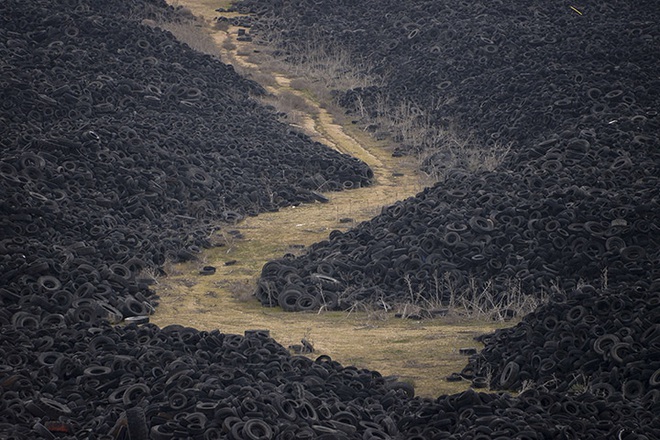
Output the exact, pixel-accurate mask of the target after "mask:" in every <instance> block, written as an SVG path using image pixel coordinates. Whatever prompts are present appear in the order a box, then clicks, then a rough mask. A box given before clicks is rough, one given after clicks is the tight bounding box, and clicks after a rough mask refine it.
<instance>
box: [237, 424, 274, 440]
mask: <svg viewBox="0 0 660 440" xmlns="http://www.w3.org/2000/svg"><path fill="white" fill-rule="evenodd" d="M243 438H245V439H249V440H267V439H271V438H273V428H271V427H270V426H269V425H268V424H267V423H266V422H264V421H263V420H259V419H249V420H248V421H246V422H245V424H244V425H243Z"/></svg>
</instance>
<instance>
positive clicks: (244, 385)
mask: <svg viewBox="0 0 660 440" xmlns="http://www.w3.org/2000/svg"><path fill="white" fill-rule="evenodd" d="M0 313H4V310H3V311H0ZM22 324H23V325H24V326H2V327H1V328H0V353H1V354H2V362H3V363H2V364H0V391H2V399H0V409H1V411H0V436H2V437H3V438H11V439H21V440H22V439H30V440H32V439H54V438H67V439H90V438H91V439H121V438H130V439H134V438H139V439H146V438H153V439H189V438H201V439H298V438H318V439H326V440H330V439H355V440H359V439H365V438H379V439H402V440H403V439H407V440H409V439H429V438H438V439H473V438H484V439H488V438H498V437H499V438H502V437H505V438H520V439H523V438H524V439H554V438H576V437H578V436H579V437H583V438H593V439H597V438H622V439H633V438H657V437H658V435H660V423H659V421H658V419H657V416H656V414H657V410H658V403H657V400H656V402H655V404H654V405H650V406H642V405H639V404H637V403H636V402H634V401H624V400H617V399H612V400H611V401H607V403H605V401H604V400H602V399H600V398H598V397H597V396H596V395H594V394H592V393H590V392H586V393H583V394H581V395H578V396H568V395H560V394H557V393H550V392H545V391H539V390H532V391H526V392H524V393H522V394H521V395H520V396H519V397H516V398H513V397H511V396H509V395H507V394H488V393H478V392H476V391H474V390H469V391H466V392H464V393H461V394H456V395H452V396H439V397H438V398H437V399H428V398H426V399H423V398H419V397H412V396H411V395H410V394H408V393H407V392H406V391H405V390H409V389H410V386H409V385H408V386H406V384H403V383H401V382H396V381H393V380H391V379H390V378H384V377H382V376H381V375H380V374H378V373H377V372H374V371H369V370H363V369H357V368H355V367H344V366H342V365H340V364H339V363H338V362H336V361H333V360H332V359H331V358H329V357H328V356H321V357H319V358H317V359H316V360H315V361H312V360H310V359H308V358H306V357H302V356H292V355H290V354H289V353H288V352H287V350H286V349H284V348H283V347H282V346H280V345H279V344H277V343H276V342H275V341H273V340H272V339H270V338H269V337H268V332H267V331H263V330H253V331H246V334H245V336H240V335H231V334H223V333H221V332H220V331H217V330H214V331H211V332H200V331H197V330H195V329H192V328H187V327H182V326H168V327H165V328H163V329H159V328H157V327H155V326H153V325H151V324H142V325H137V324H129V325H126V326H115V327H112V326H109V325H108V324H107V323H101V322H97V323H94V324H91V325H90V324H86V323H80V324H77V325H74V326H69V327H57V326H50V327H48V326H39V327H37V326H35V325H33V324H34V323H31V322H27V321H26V322H23V323H22ZM656 379H657V378H656ZM656 391H657V389H656ZM617 436H618V437H617ZM644 436H645V437H644Z"/></svg>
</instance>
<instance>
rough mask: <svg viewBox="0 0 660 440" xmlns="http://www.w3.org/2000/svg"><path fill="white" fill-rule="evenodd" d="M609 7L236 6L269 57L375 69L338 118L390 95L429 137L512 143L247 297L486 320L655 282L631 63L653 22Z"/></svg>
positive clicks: (645, 102)
mask: <svg viewBox="0 0 660 440" xmlns="http://www.w3.org/2000/svg"><path fill="white" fill-rule="evenodd" d="M620 3H621V2H611V4H609V3H608V5H607V6H604V5H598V6H593V7H591V6H590V7H585V8H582V9H580V8H578V7H574V8H570V7H569V6H566V7H561V6H560V5H556V4H552V3H547V2H540V1H537V2H522V1H514V2H507V3H506V4H503V3H497V4H495V5H490V4H489V5H486V4H482V3H479V2H477V3H476V4H475V3H465V2H464V3H460V4H454V3H451V2H437V1H434V2H412V3H411V4H407V3H406V4H405V6H404V5H403V4H401V3H400V2H384V3H383V2H378V4H377V5H376V4H375V2H368V1H367V2H360V3H359V4H351V5H348V4H346V5H343V6H341V7H337V8H327V7H324V6H323V5H321V4H320V3H318V2H303V3H295V4H289V5H280V4H279V2H269V1H267V2H258V4H257V3H256V2H252V1H251V0H246V1H243V2H240V3H239V6H238V10H240V11H251V12H253V13H255V14H256V16H257V18H256V19H255V20H253V27H252V30H251V32H252V34H253V35H255V36H259V35H260V34H261V35H262V38H264V39H272V40H273V41H275V42H278V44H281V45H282V52H283V53H284V54H286V52H287V51H289V52H291V51H294V50H295V48H296V47H302V46H301V45H306V46H305V47H309V46H311V47H313V46H314V44H321V43H319V41H324V40H328V41H331V42H332V44H334V45H336V46H337V47H339V48H341V49H342V50H346V51H348V52H350V53H354V54H356V56H357V55H358V54H361V55H363V56H364V57H365V58H366V59H367V61H371V64H372V65H376V66H379V69H380V70H379V72H380V74H381V75H382V76H383V77H384V79H385V81H384V85H383V86H382V87H381V90H378V88H373V87H372V88H369V89H365V90H350V91H347V92H346V93H345V95H344V97H343V98H342V99H340V102H341V103H342V104H343V105H345V106H347V108H348V109H349V111H350V110H351V109H352V103H353V102H357V101H358V98H359V102H360V103H361V105H363V106H364V108H366V109H367V110H368V109H369V108H371V107H370V105H369V102H373V104H374V106H375V105H376V99H375V97H376V96H390V97H392V99H394V100H407V101H409V102H412V103H414V105H416V106H418V108H419V109H420V112H421V114H422V115H424V117H427V118H429V120H431V121H433V122H435V123H436V124H437V125H438V126H444V124H446V123H447V121H449V122H450V123H452V124H456V125H458V126H460V127H465V128H466V129H469V130H470V131H471V132H472V131H474V132H475V133H477V134H476V136H477V138H478V139H479V141H478V142H477V144H479V142H481V144H482V145H484V146H486V147H487V146H488V145H491V144H492V143H493V142H503V143H504V144H510V145H512V149H511V151H510V153H509V155H508V156H507V157H506V158H505V160H504V161H503V163H502V164H501V165H500V166H499V167H498V168H497V169H495V170H494V171H490V172H482V173H476V174H475V173H471V172H469V171H468V170H467V169H456V170H453V171H450V172H449V173H448V175H447V178H446V179H445V180H444V181H442V182H439V183H438V184H436V185H435V186H434V187H432V188H428V189H426V190H425V191H424V192H423V193H421V194H418V195H417V196H416V197H414V198H411V199H408V200H405V201H402V202H399V203H397V204H395V205H393V206H390V207H388V208H386V209H385V210H384V211H383V213H382V214H381V215H380V216H378V217H376V218H374V219H373V220H371V221H369V222H365V223H363V224H361V225H359V226H358V227H356V228H355V229H354V230H351V231H348V232H347V233H339V232H334V233H332V234H331V235H330V237H329V240H327V241H325V242H322V243H318V244H316V245H315V246H312V247H311V248H310V249H309V252H308V253H306V254H305V255H302V256H300V257H298V258H296V259H289V258H287V259H282V260H279V261H275V262H273V263H272V264H268V265H267V266H266V267H264V270H263V273H262V277H261V281H260V286H259V289H258V291H257V297H258V298H259V299H260V301H261V302H262V303H263V304H264V305H267V306H272V305H281V306H282V307H284V308H285V309H287V310H305V309H307V308H318V307H320V306H323V305H325V306H326V307H329V308H340V309H346V308H350V307H353V306H354V305H355V304H356V303H357V302H365V301H366V302H372V303H378V304H384V303H385V304H392V303H396V302H411V301H420V302H422V303H425V304H426V303H428V301H431V302H436V303H438V302H441V303H446V302H448V301H449V300H450V298H451V297H452V295H465V296H468V297H469V298H468V300H469V301H475V300H476V296H477V295H481V296H484V297H486V298H487V300H486V302H485V303H483V304H481V306H486V307H487V306H488V305H489V304H488V303H489V302H490V303H493V304H500V303H501V302H502V301H507V294H508V292H511V291H516V292H522V293H526V294H532V295H539V296H540V295H545V294H547V293H549V292H553V291H555V290H556V289H568V290H571V289H573V288H575V287H576V286H577V285H578V283H579V282H582V283H590V284H593V285H601V284H602V283H603V280H604V278H608V281H609V282H610V285H616V284H618V283H627V282H630V281H634V280H637V279H643V280H655V279H657V278H658V276H659V275H660V272H659V271H660V267H659V265H658V261H659V260H660V259H659V257H660V253H659V251H658V249H660V247H659V246H658V245H659V243H658V236H660V235H659V234H658V231H659V230H660V218H659V215H658V213H659V212H660V209H659V208H660V207H659V206H658V200H660V199H659V196H660V190H659V188H660V182H659V181H658V176H660V154H659V152H660V148H659V147H660V143H659V140H658V135H657V133H658V129H659V128H660V117H659V116H658V112H657V108H658V105H659V104H660V96H659V95H658V88H657V78H656V75H655V72H657V71H658V69H660V60H659V59H658V58H657V57H648V56H646V55H645V52H644V51H647V50H649V49H650V48H651V47H657V46H658V44H659V43H660V33H659V32H658V29H657V26H655V27H654V26H653V25H652V24H651V23H652V20H651V17H657V14H658V10H657V8H655V7H653V5H652V3H650V2H642V4H640V5H639V8H637V7H635V8H630V7H626V6H625V5H621V4H620ZM619 6H621V8H619ZM383 11H385V13H384V16H383ZM512 11H515V13H512ZM312 17H313V18H314V19H313V20H312ZM376 17H378V18H376ZM260 20H261V22H262V25H261V27H260V24H259V23H260ZM281 22H285V23H286V26H280V25H279V23H281ZM312 22H313V23H314V24H312ZM349 22H350V24H349ZM317 23H320V24H317ZM631 23H633V25H631ZM587 24H588V25H587ZM266 25H269V28H268V30H266V29H265V26H266ZM631 26H632V27H631ZM273 29H275V30H273ZM622 29H625V32H623V31H622ZM614 34H616V35H617V38H616V40H614V37H613V35H614ZM280 37H281V38H280ZM315 39H318V40H315ZM609 41H616V44H617V46H616V48H614V47H612V45H613V43H612V44H610V43H608V42H609ZM604 54H607V56H605V55H604ZM367 64H369V63H367ZM370 97H371V98H373V99H371V101H370ZM437 103H442V104H441V105H439V104H437ZM437 156H438V157H437V158H438V160H442V157H443V156H442V152H439V153H438V155H437ZM484 293H485V295H484ZM473 296H474V297H473ZM298 298H300V300H298Z"/></svg>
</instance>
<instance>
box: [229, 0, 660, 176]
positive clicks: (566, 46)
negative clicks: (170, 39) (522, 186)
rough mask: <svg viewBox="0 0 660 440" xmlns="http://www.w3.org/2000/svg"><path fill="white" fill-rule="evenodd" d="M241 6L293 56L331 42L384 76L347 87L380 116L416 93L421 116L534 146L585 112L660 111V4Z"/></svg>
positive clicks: (594, 116)
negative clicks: (368, 83) (656, 53)
mask: <svg viewBox="0 0 660 440" xmlns="http://www.w3.org/2000/svg"><path fill="white" fill-rule="evenodd" d="M235 7H236V8H237V10H239V11H241V12H248V13H253V14H255V15H256V16H258V17H260V18H261V20H254V21H253V23H252V29H251V34H252V36H253V37H254V38H256V39H257V40H258V39H259V38H261V39H264V40H266V41H268V43H269V44H278V45H280V49H281V50H280V53H282V54H283V55H284V56H289V57H291V56H292V54H298V53H300V52H304V51H305V50H307V49H308V48H314V47H319V48H325V47H328V46H331V47H332V48H335V49H338V50H341V51H344V52H347V53H350V54H351V55H352V56H353V59H355V60H359V61H360V63H359V64H358V66H361V67H362V68H364V69H365V73H367V74H373V75H376V76H378V78H379V81H374V83H376V84H377V85H373V86H370V87H364V88H357V89H353V90H349V91H339V92H340V93H344V95H343V97H342V98H340V102H341V103H342V104H343V105H345V106H347V107H349V108H357V105H358V103H359V106H360V110H361V112H365V111H366V112H371V113H372V115H374V116H376V115H378V114H379V112H380V111H381V110H380V109H382V108H383V106H382V102H378V101H379V100H383V99H385V100H389V101H390V102H391V103H395V104H398V103H400V102H402V101H407V102H409V103H410V104H411V106H412V107H413V109H416V111H413V112H411V118H412V117H415V115H418V116H419V117H420V118H422V117H423V118H427V119H429V120H430V121H431V122H432V123H434V124H436V125H437V126H441V127H446V126H447V124H449V123H451V124H455V125H457V126H458V127H462V129H463V130H466V131H469V132H470V133H472V134H474V135H475V136H476V137H478V138H479V140H478V141H477V142H476V145H479V144H480V143H481V144H485V143H492V142H495V141H502V142H503V143H504V144H507V143H512V145H513V150H514V151H524V150H525V149H526V148H528V146H529V145H530V143H534V142H535V141H537V140H538V139H539V138H540V137H543V136H545V135H546V134H547V133H548V132H554V133H559V132H561V131H563V130H565V129H566V128H567V127H570V126H573V127H576V126H577V124H575V122H574V120H577V119H580V120H582V125H583V126H584V125H586V126H587V127H588V126H589V124H590V122H589V121H591V120H605V121H606V122H610V121H615V120H616V121H618V122H619V123H620V122H621V121H622V118H621V117H622V116H623V117H624V118H625V117H626V116H627V115H626V114H627V113H629V114H630V115H631V116H634V115H635V114H637V115H638V116H639V117H641V118H644V117H647V112H652V113H653V114H655V113H657V106H656V105H655V104H654V102H655V100H657V99H658V88H657V86H658V79H657V76H656V75H654V74H653V72H656V71H657V70H658V67H659V66H658V63H659V62H660V61H659V60H658V59H657V57H649V56H648V54H649V53H653V51H656V50H657V48H658V44H659V38H660V35H659V30H658V27H657V25H656V23H657V21H658V14H659V13H658V9H657V7H656V5H655V3H654V2H653V1H652V0H645V1H641V2H639V3H636V4H635V6H631V5H630V4H627V3H626V2H625V1H622V0H611V1H608V2H602V3H598V4H584V5H575V6H572V5H570V4H556V3H550V2H545V1H543V0H533V1H524V0H514V1H508V2H504V1H496V2H495V3H493V2H485V1H477V2H458V3H457V2H449V1H436V0H423V1H416V2H403V3H402V2H399V1H395V0H386V1H381V2H378V1H363V2H360V3H350V2H342V3H341V4H338V5H337V7H333V8H328V7H326V5H324V4H322V3H321V2H288V3H286V4H283V3H282V2H280V1H278V0H266V1H261V0H242V1H240V2H237V3H236V4H235ZM378 104H381V105H380V108H379V106H378ZM395 107H396V105H395ZM616 127H617V125H616V124H614V128H616ZM460 131H462V130H459V132H460ZM402 147H403V148H404V149H405V148H406V146H405V145H402ZM437 164H440V165H441V163H440V162H438V163H437Z"/></svg>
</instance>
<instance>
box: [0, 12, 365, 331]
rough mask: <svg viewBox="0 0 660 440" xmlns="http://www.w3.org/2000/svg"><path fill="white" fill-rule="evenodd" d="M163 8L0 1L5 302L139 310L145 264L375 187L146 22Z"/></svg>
mask: <svg viewBox="0 0 660 440" xmlns="http://www.w3.org/2000/svg"><path fill="white" fill-rule="evenodd" d="M156 15H162V16H165V17H170V19H171V20H176V19H178V18H177V17H179V16H178V15H177V12H176V10H174V9H173V8H171V7H166V5H165V4H164V2H162V3H161V2H133V3H130V4H128V3H126V2H113V1H110V2H100V3H99V2H90V1H85V0H82V1H79V2H78V1H74V2H73V4H72V3H71V2H57V1H56V2H49V1H27V2H23V1H21V2H18V1H13V0H11V1H7V2H3V3H2V5H0V16H1V18H0V35H1V36H2V38H0V58H1V60H2V61H0V66H1V70H2V76H1V77H0V84H1V87H0V103H1V105H0V149H1V150H2V153H1V154H2V155H1V157H0V193H1V194H2V196H1V198H0V304H1V305H2V307H3V309H5V310H21V311H23V312H24V313H27V314H29V315H30V316H31V317H30V318H29V319H30V320H37V321H40V320H48V321H49V322H50V321H52V320H54V319H59V320H61V321H64V322H66V323H67V324H74V323H77V322H81V321H87V322H94V320H95V319H96V318H97V317H106V318H108V319H109V320H110V321H111V322H118V321H121V320H122V318H123V317H129V316H136V315H145V314H148V313H150V312H152V311H153V307H152V306H153V304H154V298H153V294H152V292H151V291H149V289H148V286H149V283H150V282H152V281H153V280H151V279H150V278H149V277H142V275H141V273H142V271H143V269H145V268H151V269H156V268H158V267H160V266H162V265H163V263H164V262H165V261H166V260H170V261H183V260H189V259H193V258H195V257H196V255H197V254H198V253H199V252H200V250H201V249H202V248H205V247H208V246H209V245H210V244H211V242H210V240H209V237H210V235H211V234H212V233H213V231H214V230H215V229H217V228H218V227H219V225H221V224H232V223H234V222H236V221H238V220H240V219H241V218H242V217H244V216H246V215H256V214H257V213H259V212H264V211H274V210H277V209H278V208H280V207H282V206H287V205H292V204H299V203H304V202H314V201H316V200H320V199H323V198H322V197H320V195H319V194H318V193H317V192H316V191H334V190H341V189H343V188H344V187H360V186H364V185H368V184H369V183H370V180H371V177H372V174H371V170H370V169H369V168H368V167H367V166H366V165H365V164H364V163H362V162H360V161H358V160H355V159H352V158H350V157H348V156H346V155H342V154H339V153H337V152H335V151H333V150H330V149H328V148H326V147H324V146H322V145H320V144H318V143H314V142H312V141H311V140H310V139H308V138H307V137H306V136H303V135H301V134H299V133H296V132H293V131H292V130H290V129H289V128H288V126H286V125H283V124H281V123H280V122H278V121H277V116H276V115H275V114H274V113H273V112H271V111H270V110H268V109H266V108H264V107H262V106H260V105H258V104H257V103H256V101H254V100H253V99H251V97H250V96H251V95H258V94H261V93H263V90H262V89H261V88H260V87H259V86H258V85H256V84H255V83H253V82H250V81H247V80H245V79H242V78H240V77H239V76H238V75H237V74H236V73H235V72H234V70H233V68H232V67H231V66H228V65H225V64H222V63H221V62H219V61H218V60H217V59H214V58H212V57H210V56H207V55H202V54H199V53H197V52H194V51H192V50H191V49H189V48H188V47H187V46H185V45H183V44H181V43H179V42H178V41H176V40H175V39H174V38H173V36H172V35H171V34H169V33H167V32H165V31H163V30H161V29H160V28H153V27H150V26H147V25H145V24H142V19H143V18H154V17H155V16H156ZM179 18H180V17H179ZM54 315H57V316H59V318H54V317H53V316H54ZM17 319H18V318H16V319H13V318H12V316H8V317H5V320H4V321H3V322H2V324H7V323H11V322H14V321H16V320H17ZM21 319H24V317H23V318H21Z"/></svg>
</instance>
